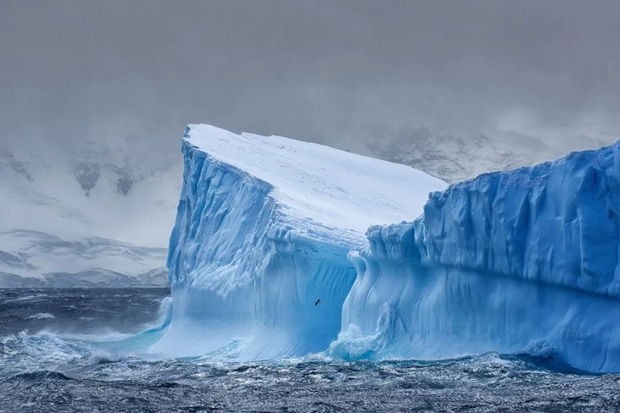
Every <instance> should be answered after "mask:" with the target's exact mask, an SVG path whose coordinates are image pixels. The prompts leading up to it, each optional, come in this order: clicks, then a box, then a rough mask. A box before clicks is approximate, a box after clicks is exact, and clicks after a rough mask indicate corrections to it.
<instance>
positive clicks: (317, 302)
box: [314, 298, 321, 307]
mask: <svg viewBox="0 0 620 413" xmlns="http://www.w3.org/2000/svg"><path fill="white" fill-rule="evenodd" d="M319 304H321V299H320V298H317V299H316V301H315V302H314V306H315V307H316V306H317V305H319Z"/></svg>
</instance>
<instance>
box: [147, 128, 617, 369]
mask: <svg viewBox="0 0 620 413" xmlns="http://www.w3.org/2000/svg"><path fill="white" fill-rule="evenodd" d="M183 152H184V157H185V171H184V181H183V189H182V193H181V199H180V203H179V207H178V214H177V220H176V224H175V227H174V230H173V232H172V235H171V239H170V251H169V259H168V266H169V269H170V277H171V282H172V291H173V299H174V305H173V315H172V321H171V323H170V325H169V326H168V328H167V330H166V331H165V333H164V335H163V338H162V339H161V340H160V341H159V342H158V343H156V344H155V346H154V347H153V351H154V352H162V353H170V352H172V353H175V354H186V355H197V354H200V355H206V357H215V358H227V359H237V360H248V359H270V358H278V357H285V356H299V355H305V354H309V353H314V352H323V351H327V354H328V355H330V356H333V357H337V358H344V359H407V358H413V359H437V358H452V357H459V356H464V355H470V354H480V353H484V352H488V351H494V352H500V353H511V354H513V353H528V354H534V355H537V356H541V357H544V358H548V359H550V360H558V361H559V362H562V363H568V364H569V365H570V366H572V367H573V368H576V369H581V370H584V371H589V372H610V371H613V372H617V371H620V325H619V324H618V320H620V284H619V282H620V270H619V266H618V257H619V255H620V249H619V248H620V247H619V245H620V243H619V236H620V227H619V226H620V222H619V219H620V143H617V144H615V145H612V146H610V147H606V148H602V149H599V150H594V151H585V152H579V153H573V154H570V155H568V156H567V157H565V158H562V159H559V160H557V161H554V162H548V163H544V164H540V165H537V166H534V167H529V168H521V169H517V170H513V171H508V172H498V173H489V174H484V175H481V176H479V177H478V178H475V179H473V180H470V181H465V182H462V183H459V184H456V185H453V186H451V187H449V188H447V189H445V184H444V183H443V182H442V181H439V180H437V179H434V178H432V177H430V176H428V175H426V174H424V173H422V172H419V171H417V170H414V169H411V168H407V167H404V166H400V165H396V164H392V163H388V162H383V161H378V160H373V159H370V158H366V157H362V156H359V155H354V154H350V153H347V152H342V151H337V150H335V149H331V148H327V147H324V146H321V145H316V144H311V143H305V142H299V141H294V140H290V139H286V138H281V137H264V136H258V135H252V134H241V135H238V134H235V133H232V132H228V131H224V130H221V129H218V128H214V127H212V126H207V125H190V126H189V127H188V129H187V132H186V137H185V140H184V142H183ZM444 189H445V190H444ZM442 191H443V192H442ZM429 192H432V194H431V195H430V198H429V196H428V193H429ZM424 204H425V205H424ZM423 205H424V206H423ZM422 212H423V215H422ZM415 217H419V218H418V219H417V220H415V221H414V222H405V221H403V220H406V219H413V218H415ZM398 222H400V223H398ZM367 228H370V229H368V230H367ZM319 298H320V299H321V302H320V303H319V304H318V305H315V302H316V300H317V299H319Z"/></svg>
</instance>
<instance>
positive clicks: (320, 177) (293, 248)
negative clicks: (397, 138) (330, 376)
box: [153, 125, 446, 360]
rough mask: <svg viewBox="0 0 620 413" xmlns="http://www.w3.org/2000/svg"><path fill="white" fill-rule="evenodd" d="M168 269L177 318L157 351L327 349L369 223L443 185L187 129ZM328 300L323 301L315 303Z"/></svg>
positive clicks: (266, 141) (416, 204)
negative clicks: (356, 251)
mask: <svg viewBox="0 0 620 413" xmlns="http://www.w3.org/2000/svg"><path fill="white" fill-rule="evenodd" d="M183 153H184V158H185V163H184V164H185V169H184V178H183V187H182V192H181V197H180V203H179V206H178V213H177V220H176V224H175V227H174V229H173V232H172V234H171V238H170V250H169V259H168V267H169V270H170V279H171V284H172V294H173V300H174V305H173V309H174V310H173V316H172V322H171V324H170V325H169V327H168V329H167V331H166V333H165V335H164V337H163V338H162V339H161V340H160V342H159V343H157V345H156V346H155V347H154V349H153V351H161V352H164V353H170V352H172V353H175V354H186V355H192V354H201V355H203V354H207V355H208V356H216V357H217V356H220V355H221V356H222V357H226V358H234V359H241V360H243V359H246V360H247V359H268V358H276V357H283V356H297V355H305V354H308V353H311V352H317V351H322V350H325V349H326V348H327V347H328V346H329V343H330V342H331V341H333V340H334V339H335V338H336V337H337V335H338V332H339V331H340V323H341V314H342V304H343V302H344V299H345V297H346V295H347V294H348V293H349V290H350V288H351V285H352V284H353V282H354V280H355V269H354V267H353V265H352V263H351V262H350V261H349V260H348V259H347V254H348V252H349V251H350V250H351V249H358V248H360V247H362V246H364V245H365V244H366V238H365V231H366V229H367V228H368V227H369V226H370V225H372V224H388V223H391V222H398V221H401V220H404V219H406V218H408V217H410V216H412V215H414V216H415V215H418V214H419V213H421V212H422V207H423V205H424V203H425V202H426V201H427V200H428V194H429V192H432V191H436V190H440V189H443V188H445V186H446V185H445V183H444V182H443V181H441V180H438V179H436V178H433V177H431V176H429V175H427V174H425V173H423V172H420V171H418V170H415V169H412V168H409V167H406V166H403V165H399V164H394V163H390V162H386V161H380V160H376V159H372V158H368V157H364V156H360V155H356V154H352V153H348V152H344V151H339V150H335V149H332V148H329V147H326V146H322V145H317V144H313V143H307V142H301V141H296V140H292V139H287V138H283V137H277V136H270V137H265V136H259V135H253V134H246V133H244V134H240V135H239V134H235V133H232V132H228V131H225V130H222V129H219V128H215V127H213V126H208V125H190V126H189V127H188V128H187V131H186V134H185V139H184V141H183ZM318 299H320V300H321V301H320V303H319V304H318V305H315V303H316V301H317V300H318Z"/></svg>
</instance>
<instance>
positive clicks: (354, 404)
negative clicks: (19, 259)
mask: <svg viewBox="0 0 620 413" xmlns="http://www.w3.org/2000/svg"><path fill="white" fill-rule="evenodd" d="M167 293H168V291H167V290H158V289H126V290H125V289H45V290H35V289H21V290H0V411H2V412H20V411H27V412H70V411H87V412H95V411H114V412H125V411H146V412H160V411H162V412H164V411H165V412H169V411H193V412H202V411H300V412H311V411H316V412H331V411H372V412H378V411H429V412H430V411H453V412H465V411H467V412H491V411H493V412H494V411H505V412H513V411H524V412H525V411H527V412H533V411H541V412H567V411H575V412H588V411H590V412H618V411H620V375H604V376H588V375H581V374H576V373H575V372H571V371H569V370H566V369H564V368H562V366H558V365H554V364H553V363H548V362H546V361H544V360H531V359H527V358H520V357H507V356H500V355H497V354H484V355H481V356H477V357H468V358H463V359H458V360H445V361H440V362H432V363H429V362H416V361H409V362H381V363H371V362H347V363H345V362H325V361H310V360H283V361H280V362H257V363H244V364H241V363H221V362H218V363H215V362H210V361H206V360H202V359H200V358H198V359H191V360H189V359H169V360H152V359H144V358H138V357H135V356H129V355H126V354H127V353H126V352H125V353H123V354H125V355H123V356H121V355H120V354H121V353H119V352H115V343H119V342H123V343H124V345H125V348H126V344H127V343H131V342H132V340H133V339H134V337H135V334H136V333H138V332H141V331H144V330H145V329H146V330H148V329H149V328H154V326H156V325H157V323H158V321H157V320H158V317H161V308H162V306H165V305H166V303H167V301H168V300H169V299H168V298H166V296H167Z"/></svg>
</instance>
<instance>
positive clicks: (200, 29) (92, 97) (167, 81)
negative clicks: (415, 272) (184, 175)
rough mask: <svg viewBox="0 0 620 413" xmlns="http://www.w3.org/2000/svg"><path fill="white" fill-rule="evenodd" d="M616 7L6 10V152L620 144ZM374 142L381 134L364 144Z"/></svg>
mask: <svg viewBox="0 0 620 413" xmlns="http://www.w3.org/2000/svg"><path fill="white" fill-rule="evenodd" d="M619 21H620V3H618V2H616V1H593V2H583V1H565V0H555V1H549V0H548V1H544V2H541V1H519V2H516V1H515V2H496V1H221V2H214V1H188V0H184V1H137V0H132V1H105V2H95V1H77V0H76V1H67V0H57V1H53V2H52V1H11V0H0V86H1V90H2V92H1V96H0V121H1V122H2V125H3V128H2V131H1V133H0V139H2V141H4V140H13V139H15V137H16V136H21V137H28V136H34V137H36V138H37V139H44V140H47V141H48V142H50V143H52V144H54V143H66V142H72V141H73V140H80V139H84V138H85V137H87V138H88V139H95V140H106V139H111V140H113V139H125V140H132V139H145V140H149V141H151V142H154V143H156V144H157V145H158V146H159V147H161V148H163V149H164V150H176V148H177V146H178V137H179V135H180V133H181V132H182V130H183V126H184V124H185V123H188V122H208V123H213V124H216V125H219V126H222V127H226V128H230V129H233V130H237V131H241V130H249V131H255V132H258V133H274V134H281V135H286V136H292V137H297V138H305V139H310V140H316V141H321V142H326V143H330V144H333V145H335V146H340V147H347V148H353V149H356V148H362V147H363V146H364V144H365V142H367V141H368V140H370V139H379V137H380V138H382V139H389V136H390V133H391V131H393V132H394V133H395V134H396V133H398V131H401V130H403V129H406V128H408V127H417V126H420V125H422V126H425V127H429V128H431V129H434V128H435V129H447V130H450V131H452V132H453V131H458V130H467V131H480V132H484V133H491V134H492V133H493V131H494V130H498V129H508V130H512V131H515V132H522V133H525V134H528V135H535V136H537V137H540V138H541V139H543V140H545V141H546V142H547V143H548V144H550V145H552V146H556V147H557V148H558V150H562V149H564V148H567V149H569V148H572V147H574V146H575V145H576V144H575V141H576V140H579V138H580V136H582V135H583V134H592V135H596V136H599V135H600V136H601V137H602V139H608V140H611V139H613V138H614V137H620V133H619V131H620V47H618V45H619V44H620V24H619V23H618V22H619ZM378 130H381V131H382V133H375V132H373V131H378Z"/></svg>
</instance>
